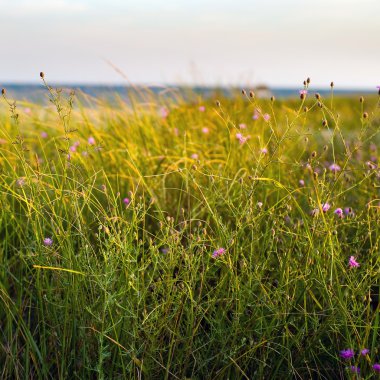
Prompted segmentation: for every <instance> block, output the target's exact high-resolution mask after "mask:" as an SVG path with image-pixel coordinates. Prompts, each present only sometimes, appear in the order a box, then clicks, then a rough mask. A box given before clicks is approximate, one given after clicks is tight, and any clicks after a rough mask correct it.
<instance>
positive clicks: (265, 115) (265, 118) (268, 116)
mask: <svg viewBox="0 0 380 380" xmlns="http://www.w3.org/2000/svg"><path fill="white" fill-rule="evenodd" d="M263 118H264V120H265V121H269V119H270V115H269V114H267V113H264V115H263Z"/></svg>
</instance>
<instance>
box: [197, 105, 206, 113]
mask: <svg viewBox="0 0 380 380" xmlns="http://www.w3.org/2000/svg"><path fill="white" fill-rule="evenodd" d="M198 110H199V111H200V112H205V111H206V107H205V106H199V108H198Z"/></svg>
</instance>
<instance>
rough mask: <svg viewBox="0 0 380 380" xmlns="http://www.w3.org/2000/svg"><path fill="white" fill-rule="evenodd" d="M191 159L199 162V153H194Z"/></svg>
mask: <svg viewBox="0 0 380 380" xmlns="http://www.w3.org/2000/svg"><path fill="white" fill-rule="evenodd" d="M191 158H192V159H193V160H198V158H199V156H198V154H197V153H193V154H192V155H191Z"/></svg>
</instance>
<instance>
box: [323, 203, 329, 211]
mask: <svg viewBox="0 0 380 380" xmlns="http://www.w3.org/2000/svg"><path fill="white" fill-rule="evenodd" d="M330 207H331V206H330V204H329V203H323V204H322V211H323V212H327V211H329V210H330Z"/></svg>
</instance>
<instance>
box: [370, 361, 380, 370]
mask: <svg viewBox="0 0 380 380" xmlns="http://www.w3.org/2000/svg"><path fill="white" fill-rule="evenodd" d="M372 368H373V370H374V371H375V372H380V364H378V363H375V364H374V365H373V366H372Z"/></svg>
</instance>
